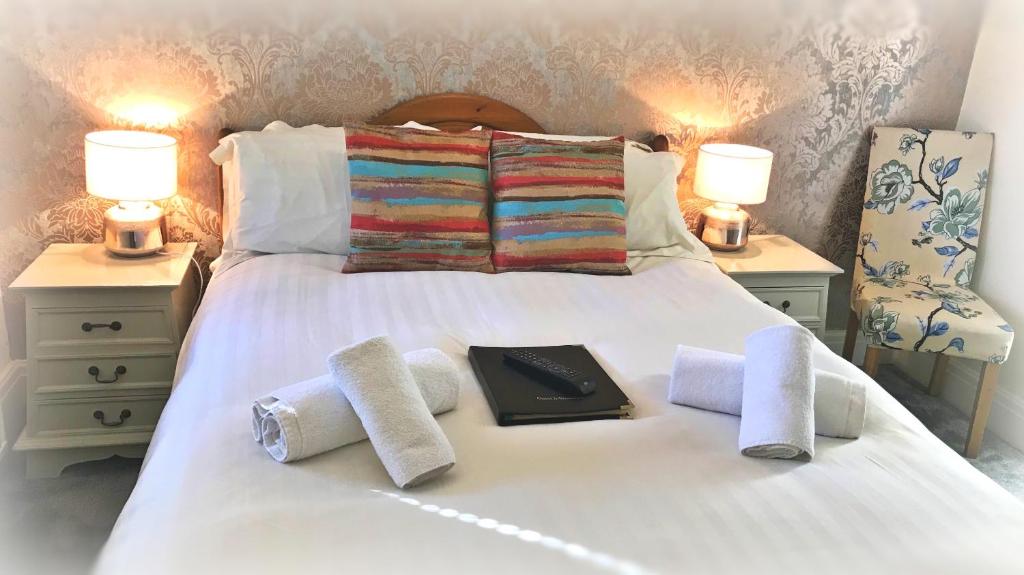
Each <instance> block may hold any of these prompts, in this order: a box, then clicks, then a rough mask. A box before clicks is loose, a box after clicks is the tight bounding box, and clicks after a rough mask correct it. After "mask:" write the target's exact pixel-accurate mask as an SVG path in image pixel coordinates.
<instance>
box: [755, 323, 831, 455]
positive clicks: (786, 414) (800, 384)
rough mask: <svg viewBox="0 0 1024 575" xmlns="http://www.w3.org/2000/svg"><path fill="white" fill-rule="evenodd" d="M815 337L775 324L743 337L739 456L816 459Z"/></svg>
mask: <svg viewBox="0 0 1024 575" xmlns="http://www.w3.org/2000/svg"><path fill="white" fill-rule="evenodd" d="M813 342H814V336H813V335H811V332H810V331H808V330H807V328H805V327H802V326H799V325H777V326H772V327H768V328H765V329H762V330H759V331H756V332H754V333H752V334H750V335H749V336H747V339H746V343H745V348H746V356H747V359H746V365H745V368H744V370H743V405H742V407H741V413H742V417H741V418H740V439H739V447H740V453H742V454H743V455H747V456H750V457H769V458H776V459H792V458H794V457H798V456H801V455H803V454H806V455H807V457H809V458H810V457H814V364H813V359H812V350H813Z"/></svg>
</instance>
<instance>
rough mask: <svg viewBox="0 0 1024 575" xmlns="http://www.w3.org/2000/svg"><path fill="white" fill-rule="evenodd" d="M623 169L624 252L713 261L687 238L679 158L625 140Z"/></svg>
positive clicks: (540, 136) (539, 136)
mask: <svg viewBox="0 0 1024 575" xmlns="http://www.w3.org/2000/svg"><path fill="white" fill-rule="evenodd" d="M474 129H476V128H474ZM508 133H509V134H515V135H517V136H523V137H526V138H535V139H539V140H563V141H566V142H596V141H601V140H611V139H612V137H611V136H568V135H556V134H532V133H529V132H508ZM622 163H623V172H624V173H623V177H624V178H625V190H624V191H625V196H626V250H627V253H628V255H629V257H630V258H634V257H642V256H664V257H683V258H692V259H698V260H702V261H707V262H710V261H714V259H713V257H712V255H711V250H709V249H708V247H707V246H706V245H704V244H703V243H702V242H701V241H700V240H698V239H697V237H696V236H694V235H693V234H692V233H690V230H689V228H687V227H686V221H685V220H684V219H683V214H682V212H680V210H679V201H678V200H677V199H676V188H677V186H676V180H677V179H678V178H679V174H680V172H682V171H683V164H684V162H683V158H681V157H680V156H679V154H676V153H675V152H652V151H651V148H650V147H648V146H646V145H644V144H641V143H640V142H636V141H633V140H626V146H625V151H624V152H623V158H622Z"/></svg>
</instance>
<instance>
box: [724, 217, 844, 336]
mask: <svg viewBox="0 0 1024 575" xmlns="http://www.w3.org/2000/svg"><path fill="white" fill-rule="evenodd" d="M712 253H713V254H714V256H715V263H716V264H717V265H718V267H719V269H721V270H722V271H723V272H725V273H727V274H729V277H731V278H732V279H734V280H736V281H737V282H738V283H739V284H740V285H741V286H743V287H745V288H747V291H749V292H750V293H752V294H754V295H755V296H757V297H758V298H759V299H760V300H761V301H763V302H764V303H766V304H768V305H770V306H772V307H774V308H775V309H778V310H780V311H782V312H785V313H786V314H788V315H789V316H790V317H792V318H793V319H795V320H796V321H797V322H799V323H800V324H801V325H803V326H805V327H807V328H808V329H810V330H811V331H813V332H814V333H815V334H816V335H817V336H818V337H819V338H820V337H822V336H823V335H824V333H825V319H826V318H825V315H826V312H827V310H828V282H829V278H831V277H832V276H834V275H837V274H841V273H843V270H842V268H840V267H837V266H835V265H833V264H832V263H831V262H829V261H828V260H826V259H825V258H823V257H821V256H819V255H818V254H816V253H814V252H812V251H811V250H809V249H807V248H805V247H803V246H802V245H800V244H798V243H796V242H795V241H793V240H791V239H789V238H787V237H786V236H778V235H768V236H750V240H749V242H748V243H747V247H746V248H744V249H743V250H742V251H738V252H712Z"/></svg>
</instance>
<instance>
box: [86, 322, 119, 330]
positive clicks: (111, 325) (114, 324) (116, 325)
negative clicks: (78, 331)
mask: <svg viewBox="0 0 1024 575" xmlns="http://www.w3.org/2000/svg"><path fill="white" fill-rule="evenodd" d="M99 327H106V328H110V329H111V330H113V331H121V322H119V321H112V322H110V323H89V322H85V323H83V324H82V331H92V330H94V329H96V328H99Z"/></svg>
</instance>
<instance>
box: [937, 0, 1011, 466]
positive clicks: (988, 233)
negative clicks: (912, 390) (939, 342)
mask: <svg viewBox="0 0 1024 575" xmlns="http://www.w3.org/2000/svg"><path fill="white" fill-rule="evenodd" d="M1022 37H1024V2H1022V1H1021V0H991V1H990V3H989V6H988V12H987V14H986V15H985V18H984V20H983V22H982V27H981V33H980V36H979V38H978V45H977V48H976V50H975V53H974V64H973V65H972V67H971V73H970V78H969V79H968V81H967V91H966V93H965V94H964V102H963V107H962V109H961V110H960V121H959V123H958V128H959V129H961V130H974V131H988V132H994V133H995V135H996V138H995V151H994V154H993V160H992V170H991V177H990V178H989V188H988V197H987V198H986V205H985V215H984V220H983V222H982V235H981V245H980V247H979V250H978V265H977V269H976V271H975V276H974V282H975V289H976V290H977V291H978V293H979V294H981V296H982V297H984V298H985V301H987V302H988V303H989V304H991V305H992V306H993V307H995V308H996V309H997V310H998V311H999V313H1000V314H1002V315H1003V317H1005V318H1006V320H1007V321H1008V322H1009V323H1010V325H1012V326H1014V327H1015V328H1016V329H1017V331H1018V334H1019V333H1024V247H1022V245H1024V242H1022V241H1021V236H1020V235H1018V234H1020V233H1021V232H1022V223H1024V171H1022V169H1021V164H1022V162H1024V64H1022V63H1021V55H1022V50H1021V47H1022V46H1024V43H1022V42H1024V40H1022ZM1015 347H1016V348H1017V349H1016V350H1014V351H1012V352H1011V353H1010V358H1009V360H1008V361H1007V362H1006V364H1004V365H1003V367H1002V369H1001V371H1000V376H999V386H1000V392H999V394H998V395H997V396H996V404H995V405H994V406H993V414H992V417H993V419H992V421H991V422H990V425H989V429H990V430H992V431H994V432H996V433H997V434H999V435H1000V436H1002V437H1003V438H1004V439H1006V440H1008V441H1011V442H1012V443H1014V444H1016V446H1017V447H1019V448H1024V420H1021V419H1017V420H1016V421H1014V420H1013V419H1014V418H1010V417H1009V415H1010V414H1011V413H1013V412H1017V413H1018V415H1021V416H1024V413H1021V412H1020V411H1021V409H1022V407H1024V341H1021V339H1020V338H1019V337H1018V340H1017V342H1016V346H1015ZM951 393H956V390H955V389H952V390H951ZM961 395H962V393H961ZM950 399H954V397H950ZM959 399H960V401H958V403H961V402H962V401H963V399H964V398H963V397H960V398H959Z"/></svg>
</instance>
